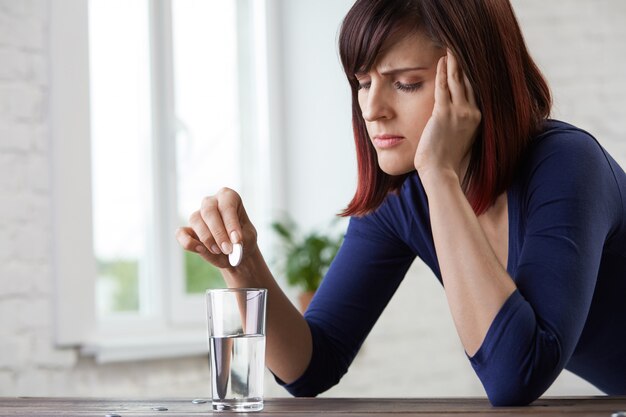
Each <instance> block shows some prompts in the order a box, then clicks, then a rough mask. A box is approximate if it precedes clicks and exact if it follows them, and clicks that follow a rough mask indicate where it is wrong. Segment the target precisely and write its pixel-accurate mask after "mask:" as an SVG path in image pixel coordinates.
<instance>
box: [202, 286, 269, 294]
mask: <svg viewBox="0 0 626 417" xmlns="http://www.w3.org/2000/svg"><path fill="white" fill-rule="evenodd" d="M254 291H257V292H267V288H252V287H250V288H210V289H208V290H206V291H205V294H210V293H216V292H254Z"/></svg>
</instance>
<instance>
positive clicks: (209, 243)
mask: <svg viewBox="0 0 626 417" xmlns="http://www.w3.org/2000/svg"><path fill="white" fill-rule="evenodd" d="M189 225H190V226H191V230H192V231H193V232H194V234H195V236H196V237H197V240H198V241H199V242H200V243H201V244H202V245H204V247H205V248H206V249H208V250H209V251H211V253H214V254H216V255H219V254H221V253H222V251H221V250H220V248H219V247H218V246H217V244H216V242H215V239H214V238H213V234H212V233H211V231H210V230H209V227H208V226H207V224H206V222H205V220H204V219H203V218H202V214H201V213H200V211H199V210H198V211H194V212H193V213H191V216H189ZM185 249H187V248H185ZM195 252H197V251H195Z"/></svg>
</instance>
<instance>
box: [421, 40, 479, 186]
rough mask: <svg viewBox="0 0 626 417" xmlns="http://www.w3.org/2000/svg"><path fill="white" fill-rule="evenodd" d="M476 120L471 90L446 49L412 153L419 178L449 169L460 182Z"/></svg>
mask: <svg viewBox="0 0 626 417" xmlns="http://www.w3.org/2000/svg"><path fill="white" fill-rule="evenodd" d="M480 121H481V113H480V110H479V109H478V106H477V105H476V98H475V97H474V90H473V89H472V86H471V84H470V82H469V79H468V78H467V76H466V75H465V74H464V73H463V71H462V70H461V68H460V67H459V65H458V62H457V60H456V58H455V56H454V55H453V54H452V53H451V52H450V50H448V53H447V55H446V56H443V57H441V58H440V59H439V62H438V64H437V76H436V81H435V106H434V108H433V114H432V116H431V117H430V120H428V123H426V126H425V127H424V131H423V132H422V136H421V138H420V141H419V145H418V147H417V151H416V152H415V159H414V164H415V169H416V170H417V172H418V173H419V175H420V177H422V179H424V178H425V177H426V176H428V175H436V174H438V173H439V174H440V173H442V172H446V171H448V172H450V171H453V172H454V173H455V174H456V175H457V176H458V178H459V181H461V180H462V178H461V176H462V175H464V169H465V166H464V164H466V163H467V160H466V158H467V157H468V156H469V152H470V150H471V147H472V144H473V142H474V139H475V137H476V131H477V130H478V126H479V125H480Z"/></svg>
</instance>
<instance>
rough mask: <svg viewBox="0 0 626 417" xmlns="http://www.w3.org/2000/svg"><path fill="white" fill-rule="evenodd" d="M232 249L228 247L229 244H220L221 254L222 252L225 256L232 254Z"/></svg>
mask: <svg viewBox="0 0 626 417" xmlns="http://www.w3.org/2000/svg"><path fill="white" fill-rule="evenodd" d="M232 250H233V249H232V247H231V246H230V243H228V242H224V243H222V252H224V254H226V255H230V253H231V252H232Z"/></svg>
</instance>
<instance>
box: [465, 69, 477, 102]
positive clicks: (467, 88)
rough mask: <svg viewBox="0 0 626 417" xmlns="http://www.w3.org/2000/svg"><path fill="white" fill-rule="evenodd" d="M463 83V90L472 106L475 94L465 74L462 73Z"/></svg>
mask: <svg viewBox="0 0 626 417" xmlns="http://www.w3.org/2000/svg"><path fill="white" fill-rule="evenodd" d="M463 83H464V84H465V92H466V93H467V101H469V103H470V104H471V105H472V107H476V95H475V94H474V89H473V88H472V83H470V80H469V78H467V75H466V74H463Z"/></svg>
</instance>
